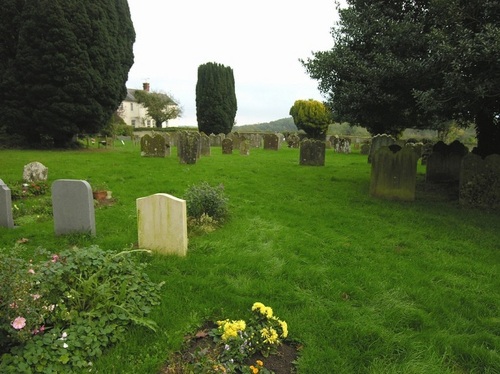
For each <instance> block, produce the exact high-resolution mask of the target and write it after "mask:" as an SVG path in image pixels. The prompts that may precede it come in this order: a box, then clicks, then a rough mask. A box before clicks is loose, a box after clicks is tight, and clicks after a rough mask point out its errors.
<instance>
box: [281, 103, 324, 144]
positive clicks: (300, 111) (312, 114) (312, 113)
mask: <svg viewBox="0 0 500 374" xmlns="http://www.w3.org/2000/svg"><path fill="white" fill-rule="evenodd" d="M290 115H291V116H292V118H293V122H294V123H295V126H297V128H298V129H299V130H303V131H305V133H306V134H307V136H308V137H310V138H312V139H320V140H324V139H325V134H326V131H327V130H328V125H329V124H330V123H331V122H332V121H331V119H332V118H331V113H330V111H329V109H328V108H327V107H326V106H325V105H324V104H323V103H322V102H321V101H317V100H312V99H309V100H295V103H294V104H293V106H292V107H291V108H290Z"/></svg>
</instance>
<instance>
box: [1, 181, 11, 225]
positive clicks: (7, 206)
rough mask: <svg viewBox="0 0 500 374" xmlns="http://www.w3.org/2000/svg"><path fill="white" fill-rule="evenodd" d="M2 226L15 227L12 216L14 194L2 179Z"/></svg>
mask: <svg viewBox="0 0 500 374" xmlns="http://www.w3.org/2000/svg"><path fill="white" fill-rule="evenodd" d="M0 226H1V227H7V228H8V229H11V228H13V227H14V219H13V217H12V196H11V192H10V188H9V187H7V185H6V184H5V183H4V182H3V180H1V179H0Z"/></svg>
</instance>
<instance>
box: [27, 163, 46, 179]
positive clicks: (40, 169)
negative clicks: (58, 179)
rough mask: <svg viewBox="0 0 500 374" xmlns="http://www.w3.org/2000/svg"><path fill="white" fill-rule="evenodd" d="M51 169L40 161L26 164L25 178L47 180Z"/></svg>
mask: <svg viewBox="0 0 500 374" xmlns="http://www.w3.org/2000/svg"><path fill="white" fill-rule="evenodd" d="M48 173H49V169H48V168H47V167H46V166H45V165H44V164H42V163H40V162H37V161H35V162H30V163H29V164H27V165H24V170H23V180H24V181H26V182H36V181H46V180H47V175H48Z"/></svg>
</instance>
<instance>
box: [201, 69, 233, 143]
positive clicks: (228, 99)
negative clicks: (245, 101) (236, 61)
mask: <svg viewBox="0 0 500 374" xmlns="http://www.w3.org/2000/svg"><path fill="white" fill-rule="evenodd" d="M237 109H238V107H237V101H236V92H235V85H234V75H233V70H232V69H231V68H230V67H226V66H224V65H222V64H218V63H214V62H209V63H206V64H203V65H200V66H199V67H198V81H197V83H196V118H197V121H198V130H199V131H200V132H204V133H206V134H211V133H214V134H220V133H224V134H228V133H230V132H231V129H232V128H233V125H234V118H235V116H236V111H237Z"/></svg>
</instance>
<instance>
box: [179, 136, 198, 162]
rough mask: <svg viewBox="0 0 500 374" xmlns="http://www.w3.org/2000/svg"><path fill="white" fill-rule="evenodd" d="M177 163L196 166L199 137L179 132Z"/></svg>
mask: <svg viewBox="0 0 500 374" xmlns="http://www.w3.org/2000/svg"><path fill="white" fill-rule="evenodd" d="M177 141H178V145H177V146H178V150H177V153H178V155H179V162H180V163H181V164H196V160H197V159H198V155H199V153H200V136H199V134H198V133H195V132H193V131H181V132H179V134H178V135H177Z"/></svg>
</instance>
